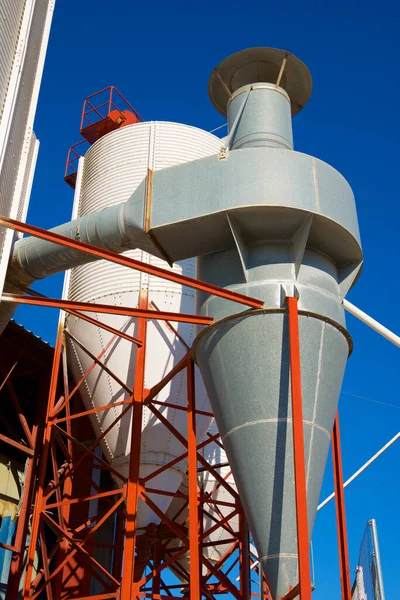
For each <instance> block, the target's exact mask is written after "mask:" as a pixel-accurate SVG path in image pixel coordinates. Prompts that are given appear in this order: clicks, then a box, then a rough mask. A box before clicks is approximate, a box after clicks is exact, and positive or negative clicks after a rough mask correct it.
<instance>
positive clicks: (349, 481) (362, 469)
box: [317, 431, 400, 511]
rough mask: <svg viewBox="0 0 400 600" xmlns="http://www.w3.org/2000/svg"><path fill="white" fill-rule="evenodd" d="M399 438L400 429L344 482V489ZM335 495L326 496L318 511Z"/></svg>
mask: <svg viewBox="0 0 400 600" xmlns="http://www.w3.org/2000/svg"><path fill="white" fill-rule="evenodd" d="M399 438H400V431H399V432H398V433H396V435H395V436H394V437H392V439H391V440H389V441H388V443H387V444H385V445H384V446H382V448H381V449H380V450H378V452H376V453H375V454H374V455H373V456H371V458H370V459H369V460H367V462H366V463H364V464H363V466H362V467H360V468H359V469H358V471H356V472H355V473H353V475H352V476H351V477H349V479H347V480H346V481H345V482H344V484H343V489H344V488H346V487H347V486H348V485H350V483H351V482H352V481H354V480H355V479H356V478H357V477H358V476H359V475H361V473H362V472H363V471H365V469H367V468H368V467H369V466H370V465H371V464H372V463H373V462H374V461H375V460H376V459H377V458H379V456H380V455H381V454H383V453H384V452H385V450H387V449H388V448H390V446H392V444H394V443H395V442H396V441H397V440H398V439H399ZM334 497H335V492H333V493H332V494H331V495H330V496H328V497H327V498H325V500H324V501H323V502H321V504H319V505H318V508H317V511H318V510H321V508H323V507H324V506H325V505H326V504H328V502H330V501H331V500H333V498H334Z"/></svg>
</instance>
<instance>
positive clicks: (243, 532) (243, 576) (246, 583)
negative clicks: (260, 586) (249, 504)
mask: <svg viewBox="0 0 400 600" xmlns="http://www.w3.org/2000/svg"><path fill="white" fill-rule="evenodd" d="M239 539H240V542H239V567H240V593H241V595H242V598H243V600H248V599H249V598H250V559H249V542H250V540H249V531H248V527H247V523H246V517H245V515H244V512H243V508H241V507H240V511H239Z"/></svg>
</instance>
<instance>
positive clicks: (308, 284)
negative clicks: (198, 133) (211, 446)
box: [193, 48, 362, 600]
mask: <svg viewBox="0 0 400 600" xmlns="http://www.w3.org/2000/svg"><path fill="white" fill-rule="evenodd" d="M310 93H311V77H310V74H309V71H308V69H307V68H306V66H305V65H304V64H303V63H301V62H300V61H299V60H298V59H297V58H295V57H294V56H293V55H291V54H288V53H286V52H284V51H281V50H275V49H271V48H254V49H250V50H244V51H242V52H238V53H237V54H234V55H232V56H230V57H229V58H227V59H226V60H224V61H223V62H222V63H221V64H220V65H218V67H216V69H215V70H214V71H213V73H212V75H211V78H210V82H209V95H210V98H211V100H212V102H213V104H214V106H215V107H216V108H217V109H218V110H219V111H220V112H221V113H222V114H224V115H226V114H227V116H228V125H229V135H228V138H227V140H226V145H227V148H226V150H225V149H224V148H223V149H222V155H226V157H227V158H226V159H225V160H227V162H229V161H233V160H234V159H235V158H236V157H237V162H236V165H237V168H238V169H239V170H241V169H243V171H241V172H242V173H244V169H245V167H244V162H245V159H247V158H248V159H249V160H251V158H250V157H251V156H252V155H253V160H254V161H263V165H260V169H259V177H260V179H259V187H258V188H257V187H256V188H252V190H251V191H252V192H253V193H254V191H255V192H256V193H257V190H258V192H259V193H260V194H264V202H266V203H268V204H270V206H269V210H265V212H264V213H263V215H261V214H260V213H258V212H257V210H254V211H253V212H252V211H251V210H247V211H246V212H247V214H243V213H244V211H238V212H237V213H236V215H232V216H230V217H229V216H228V220H229V224H230V227H231V231H232V235H233V237H234V238H235V247H234V248H231V249H228V250H224V251H219V252H214V253H210V254H207V255H204V256H201V257H200V258H198V265H197V268H198V272H197V276H198V278H199V279H201V280H204V281H207V282H210V283H213V284H216V285H219V286H223V287H226V288H227V289H229V290H232V291H235V292H240V293H242V294H248V295H250V296H252V297H255V298H260V299H262V300H264V303H265V304H264V308H263V309H261V310H251V311H248V310H245V311H243V307H242V308H239V306H232V305H231V304H230V303H227V302H225V301H224V300H222V299H221V298H217V297H215V296H207V295H205V294H199V295H198V309H199V312H201V313H202V314H204V315H209V316H213V317H214V319H215V323H214V324H212V325H211V326H210V327H208V328H207V329H206V330H204V331H202V332H201V333H200V334H199V336H198V337H197V339H196V341H195V343H194V349H193V352H194V356H195V360H196V362H197V364H198V365H199V367H200V370H201V373H202V376H203V379H204V382H205V385H206V389H207V392H208V395H209V397H210V401H211V404H212V408H213V411H214V414H215V419H216V422H217V424H218V428H219V431H220V434H221V437H222V440H223V443H224V447H225V450H226V453H227V455H228V458H229V462H230V465H231V468H232V471H233V474H234V477H235V481H236V484H237V487H238V490H239V493H240V498H241V500H242V503H243V506H244V509H245V513H246V517H247V519H248V523H249V527H250V530H251V532H252V535H253V538H254V542H255V545H256V547H257V551H258V555H259V560H260V562H261V564H262V567H263V570H264V573H265V576H266V578H267V581H268V585H269V588H270V591H271V593H272V597H273V598H274V599H277V600H279V598H281V597H282V596H284V595H285V594H287V593H288V591H289V589H290V587H291V586H292V587H294V586H295V585H296V584H297V583H298V581H299V573H298V555H297V532H296V502H295V489H294V459H293V437H292V423H291V414H292V413H291V389H290V364H289V340H288V315H287V311H286V297H287V296H296V297H298V307H299V336H300V354H301V381H302V394H303V426H304V444H305V464H306V477H307V505H308V520H309V535H310V538H311V534H312V529H313V524H314V520H315V516H316V509H317V504H318V499H319V494H320V489H321V484H322V479H323V475H324V470H325V464H326V459H327V454H328V449H329V444H330V438H331V432H332V428H333V424H334V419H335V414H336V410H337V404H338V399H339V394H340V389H341V385H342V379H343V375H344V370H345V366H346V361H347V357H348V355H349V353H350V351H351V339H350V337H349V335H348V333H347V332H346V330H345V317H344V309H343V303H342V302H343V298H344V296H345V294H346V293H347V291H348V289H349V288H350V287H351V286H352V285H353V283H354V281H355V280H356V278H357V276H358V274H359V271H360V267H361V261H362V255H361V247H360V243H359V233H358V225H357V216H356V210H355V204H354V198H353V194H352V191H351V189H350V186H349V185H348V184H347V182H346V181H345V180H344V179H343V177H342V176H341V175H340V174H339V173H338V172H337V171H335V170H334V169H332V168H331V167H329V166H328V165H326V164H324V163H322V162H321V161H318V160H316V159H315V158H312V157H309V156H306V155H304V154H300V153H297V152H294V151H293V141H292V127H291V115H294V114H296V113H297V112H298V111H299V110H300V109H301V108H303V106H304V105H305V104H306V102H307V100H308V98H309V96H310ZM230 150H232V151H233V152H231V153H230ZM239 154H240V155H241V159H239V156H238V155H239ZM234 155H237V156H234ZM238 177H239V176H238ZM223 183H224V185H225V187H228V188H229V191H231V192H232V194H233V195H235V193H236V192H235V190H234V189H233V188H232V186H231V185H230V182H229V180H228V179H226V180H224V182H223ZM228 193H229V192H227V194H228ZM253 202H254V196H253V197H252V196H250V195H249V197H248V204H253ZM294 206H295V207H296V208H294ZM324 211H327V212H330V213H331V215H332V217H333V218H331V219H325V218H322V217H321V212H324ZM318 213H319V214H318ZM354 241H356V245H355V246H354Z"/></svg>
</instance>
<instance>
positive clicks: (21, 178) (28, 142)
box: [14, 129, 39, 235]
mask: <svg viewBox="0 0 400 600" xmlns="http://www.w3.org/2000/svg"><path fill="white" fill-rule="evenodd" d="M38 151H39V140H38V139H37V137H36V135H35V132H34V131H32V130H31V129H29V130H28V134H27V135H26V138H25V141H24V146H23V150H22V155H21V162H20V170H21V174H18V182H17V183H18V184H19V185H17V186H16V187H15V192H14V195H15V196H16V199H17V200H18V201H19V205H18V212H17V217H16V218H17V220H18V221H23V222H25V220H26V215H27V212H28V206H29V199H30V196H31V191H32V184H33V177H34V174H35V168H36V161H37V155H38ZM21 235H22V234H21Z"/></svg>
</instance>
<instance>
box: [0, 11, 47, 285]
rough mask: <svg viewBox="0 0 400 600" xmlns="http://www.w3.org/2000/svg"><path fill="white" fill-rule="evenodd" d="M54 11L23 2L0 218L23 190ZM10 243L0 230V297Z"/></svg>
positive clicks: (1, 160)
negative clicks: (25, 154)
mask: <svg viewBox="0 0 400 600" xmlns="http://www.w3.org/2000/svg"><path fill="white" fill-rule="evenodd" d="M15 4H17V0H15ZM53 8H54V0H26V5H25V10H24V14H23V17H22V22H21V24H20V29H19V36H18V40H17V48H16V52H15V56H14V61H13V65H12V70H11V75H10V79H9V84H8V88H7V94H6V97H5V102H4V108H3V113H2V118H1V121H0V214H3V215H6V216H8V217H11V218H16V217H17V215H18V211H19V208H20V205H21V198H20V197H19V196H18V195H17V194H16V193H15V192H16V188H17V187H18V186H19V189H22V186H21V185H20V179H19V178H22V179H23V178H24V175H25V171H24V169H22V170H21V169H20V164H21V156H22V154H23V151H24V144H25V143H26V140H27V139H28V136H29V135H31V132H32V127H33V121H34V115H35V111H36V105H37V99H38V94H39V87H40V81H41V76H42V71H43V64H44V57H45V53H46V49H47V43H48V37H49V32H50V25H51V19H52V14H53ZM24 212H26V211H25V210H24ZM12 239H13V233H12V232H11V231H9V230H7V232H5V230H4V229H3V228H1V231H0V293H1V291H2V288H3V284H4V278H5V272H6V269H7V264H8V258H9V254H10V250H11V244H12Z"/></svg>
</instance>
